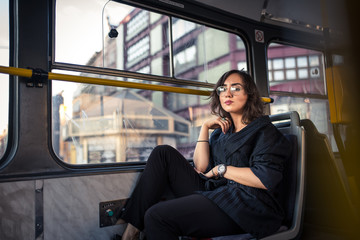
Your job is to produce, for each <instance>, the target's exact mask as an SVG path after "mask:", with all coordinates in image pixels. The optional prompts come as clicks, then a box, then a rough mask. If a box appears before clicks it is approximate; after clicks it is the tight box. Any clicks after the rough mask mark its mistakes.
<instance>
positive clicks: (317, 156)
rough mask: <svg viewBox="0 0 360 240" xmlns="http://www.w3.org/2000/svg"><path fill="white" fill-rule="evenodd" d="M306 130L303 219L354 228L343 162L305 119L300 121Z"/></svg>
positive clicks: (331, 226) (347, 229)
mask: <svg viewBox="0 0 360 240" xmlns="http://www.w3.org/2000/svg"><path fill="white" fill-rule="evenodd" d="M300 124H301V126H303V127H304V128H305V131H306V142H308V148H307V150H306V159H307V160H308V161H307V162H308V164H307V179H308V181H307V182H308V184H307V185H306V192H307V195H306V208H305V214H304V222H305V223H306V224H309V225H311V226H316V227H317V228H318V229H319V228H326V229H333V230H334V231H335V230H336V231H338V232H351V231H357V230H358V226H359V224H360V223H359V217H358V215H357V214H356V213H357V212H356V210H355V207H354V202H353V199H354V197H353V195H352V192H351V188H350V186H349V180H348V177H347V174H346V172H345V169H344V166H343V163H342V161H341V160H340V159H337V158H336V157H335V155H334V153H333V152H332V149H331V147H330V142H329V139H328V137H327V136H326V135H325V134H322V133H319V132H318V130H317V129H316V127H315V125H314V123H313V122H312V121H311V120H309V119H303V120H301V122H300Z"/></svg>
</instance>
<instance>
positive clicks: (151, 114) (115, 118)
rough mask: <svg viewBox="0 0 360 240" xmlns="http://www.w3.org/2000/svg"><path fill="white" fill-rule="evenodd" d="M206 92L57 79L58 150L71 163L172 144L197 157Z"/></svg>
mask: <svg viewBox="0 0 360 240" xmlns="http://www.w3.org/2000/svg"><path fill="white" fill-rule="evenodd" d="M55 89H56V90H55ZM56 92H58V93H57V94H55V93H56ZM180 95H181V96H180ZM175 96H178V97H175ZM206 98H207V97H204V96H194V95H185V94H177V93H172V94H170V93H167V92H159V91H150V90H137V89H124V88H119V87H109V86H98V85H89V84H77V83H76V84H75V83H63V82H60V81H53V148H54V151H55V152H56V153H57V155H58V156H59V157H60V158H61V159H62V160H63V161H64V162H67V163H70V164H98V163H115V162H137V161H146V160H147V157H148V155H149V153H150V152H151V150H152V149H153V148H154V147H155V146H157V145H159V144H168V145H172V146H174V147H175V148H177V149H178V150H179V151H180V152H181V153H182V154H184V156H185V157H188V158H191V157H192V154H193V150H194V147H195V143H196V139H197V135H198V131H200V126H201V121H200V120H202V119H204V118H207V117H208V116H209V115H210V110H209V107H208V106H207V100H206ZM179 99H181V104H182V105H181V107H180V106H179V104H178V103H179ZM174 100H175V102H174Z"/></svg>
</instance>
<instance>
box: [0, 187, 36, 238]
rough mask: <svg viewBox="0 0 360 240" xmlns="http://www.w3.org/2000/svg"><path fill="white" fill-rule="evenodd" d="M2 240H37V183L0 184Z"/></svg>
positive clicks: (0, 227) (0, 231) (0, 236)
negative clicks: (35, 228)
mask: <svg viewBox="0 0 360 240" xmlns="http://www.w3.org/2000/svg"><path fill="white" fill-rule="evenodd" d="M0 199H1V200H0V239H7V240H11V239H35V230H34V227H35V182H34V181H22V182H8V183H0Z"/></svg>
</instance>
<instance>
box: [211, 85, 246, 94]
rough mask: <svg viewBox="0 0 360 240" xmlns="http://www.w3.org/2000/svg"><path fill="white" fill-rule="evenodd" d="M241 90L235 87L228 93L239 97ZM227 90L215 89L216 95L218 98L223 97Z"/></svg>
mask: <svg viewBox="0 0 360 240" xmlns="http://www.w3.org/2000/svg"><path fill="white" fill-rule="evenodd" d="M241 89H242V86H240V85H237V86H231V87H230V93H231V95H233V96H238V95H240V91H241ZM227 90H228V88H227V87H226V86H219V87H218V88H216V93H217V95H219V96H224V95H225V93H226V92H227Z"/></svg>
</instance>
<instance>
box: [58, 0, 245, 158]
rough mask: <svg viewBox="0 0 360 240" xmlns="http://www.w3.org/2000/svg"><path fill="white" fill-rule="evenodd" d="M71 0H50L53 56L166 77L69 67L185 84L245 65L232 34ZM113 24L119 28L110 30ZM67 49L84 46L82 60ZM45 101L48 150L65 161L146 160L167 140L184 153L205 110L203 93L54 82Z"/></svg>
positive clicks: (102, 3)
mask: <svg viewBox="0 0 360 240" xmlns="http://www.w3.org/2000/svg"><path fill="white" fill-rule="evenodd" d="M78 2H81V1H75V2H72V3H71V8H69V6H67V5H66V3H67V2H65V1H64V0H58V1H56V4H57V5H56V18H57V19H56V20H57V21H56V30H55V37H56V49H55V51H56V59H55V61H56V62H63V63H72V64H77V65H86V66H92V67H96V68H112V69H117V70H126V71H127V72H137V73H142V74H146V75H158V76H162V77H164V78H168V79H169V83H165V82H164V83H163V82H161V83H159V82H156V81H150V80H146V78H144V79H142V78H141V77H137V79H134V78H133V77H131V78H130V77H128V78H127V77H114V76H111V77H109V76H104V75H103V74H95V73H91V74H90V73H79V72H71V74H74V75H81V76H88V77H98V78H111V79H114V80H119V81H131V82H134V83H145V84H149V85H150V84H162V85H170V83H171V81H172V80H173V79H174V78H177V79H178V80H179V81H182V82H183V83H184V85H181V87H183V88H186V83H188V82H189V83H190V81H198V82H203V83H205V82H208V83H215V82H216V81H217V80H218V78H220V76H221V75H222V74H223V73H224V72H225V71H228V70H230V69H244V70H247V69H248V68H247V58H246V56H247V54H246V49H245V44H244V42H243V40H242V38H241V37H239V36H237V35H235V34H232V33H228V32H225V31H221V30H218V29H214V28H210V27H207V26H204V25H201V24H198V23H194V22H190V21H186V20H183V19H180V18H174V17H170V16H166V15H162V14H158V13H154V12H151V11H147V10H144V9H141V8H135V7H131V6H127V5H125V4H120V3H117V2H108V1H106V0H105V1H102V0H99V1H97V4H94V5H93V6H91V3H89V4H86V5H87V6H88V7H89V8H90V9H93V10H94V12H93V14H89V16H83V15H81V14H80V12H83V9H82V8H83V7H84V4H83V3H81V4H78ZM92 2H96V1H92ZM69 9H71V11H72V12H71V14H70V12H69V11H70V10H69ZM86 12H88V11H86ZM75 13H78V14H75ZM75 16H81V19H80V18H76V17H75ZM94 16H97V17H94ZM69 18H72V20H71V21H68V20H69ZM84 18H86V19H84ZM96 19H102V20H103V22H102V23H99V22H96V23H94V20H95V21H97V20H96ZM73 22H76V23H75V24H73ZM170 22H171V23H172V24H170ZM68 23H71V24H73V25H74V26H72V25H68ZM85 23H86V24H88V25H90V26H92V28H91V32H90V33H86V36H87V37H84V36H85V35H83V36H78V34H75V35H71V34H70V32H72V31H75V30H73V27H74V29H77V28H79V27H80V26H81V25H83V24H85ZM86 29H89V28H86ZM115 30H116V32H117V33H118V35H117V36H116V37H114V36H115V35H116V34H115V35H111V34H110V35H111V36H110V35H109V33H110V32H112V33H113V34H114V33H115ZM88 34H89V35H88ZM170 34H171V35H170ZM62 35H66V36H62ZM99 36H100V37H99ZM88 38H89V41H87V42H86V44H85V41H84V39H88ZM90 38H91V41H90ZM169 39H172V40H173V41H172V42H169ZM210 39H211V41H210ZM93 40H94V42H92V41H93ZM95 40H96V41H95ZM215 44H216V46H215ZM85 45H89V47H88V48H87V49H86V51H85V49H83V48H85V47H86V46H85ZM90 45H91V47H90ZM69 49H72V51H70V50H69ZM74 49H76V51H77V52H79V54H80V51H84V52H86V54H82V56H83V58H82V60H80V59H77V58H75V57H74V54H73V52H74V51H75V50H74ZM170 49H172V51H170ZM170 52H171V53H172V55H171V53H170ZM171 57H172V58H173V59H172V61H170V58H171ZM170 64H173V66H171V65H170ZM170 69H174V71H173V72H172V71H170ZM53 71H54V72H61V73H66V74H70V72H68V71H61V70H57V69H54V70H53ZM99 72H100V71H99ZM130 75H131V74H130ZM201 84H202V83H201ZM173 85H174V84H171V86H173ZM189 85H191V84H189ZM192 88H194V87H192ZM52 102H53V105H52V106H53V107H52V118H53V119H52V122H53V124H52V126H53V136H52V143H53V149H54V152H55V153H56V154H57V156H58V157H59V158H60V159H61V160H63V161H64V162H66V163H69V164H103V163H124V162H139V161H146V160H147V157H148V155H149V153H150V152H151V150H152V149H153V148H154V147H155V146H157V145H159V144H169V145H172V146H174V147H175V148H176V149H178V150H179V151H180V152H181V153H182V154H183V155H184V156H185V157H186V158H189V159H190V158H192V156H193V152H194V148H195V143H196V140H197V137H198V134H199V131H200V127H201V125H202V123H203V121H204V119H207V118H208V117H209V116H210V115H211V113H210V108H209V100H208V97H207V96H198V95H189V94H179V93H173V92H161V91H152V90H143V89H126V88H121V87H110V86H98V85H91V84H79V83H69V82H61V81H52Z"/></svg>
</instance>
